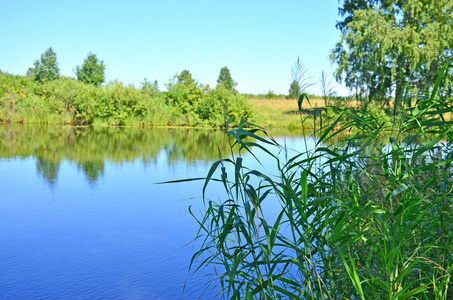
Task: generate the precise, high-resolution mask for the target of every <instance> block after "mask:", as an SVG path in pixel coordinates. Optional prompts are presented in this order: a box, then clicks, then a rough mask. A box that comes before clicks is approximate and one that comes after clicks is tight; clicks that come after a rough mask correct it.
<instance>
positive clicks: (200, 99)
mask: <svg viewBox="0 0 453 300" xmlns="http://www.w3.org/2000/svg"><path fill="white" fill-rule="evenodd" d="M309 101H310V102H308V101H304V102H303V103H302V106H301V110H299V108H298V104H297V100H296V99H285V98H282V97H279V98H275V99H269V98H264V99H258V98H256V97H255V96H253V97H252V96H251V95H241V94H239V93H237V92H234V91H231V90H226V89H224V88H223V87H217V88H215V89H213V88H210V87H209V86H202V85H189V84H184V83H176V84H168V91H165V92H162V91H159V90H157V88H156V87H155V86H152V85H150V84H148V83H147V82H145V83H143V84H142V86H141V87H140V88H137V87H135V86H133V85H124V84H123V83H121V82H118V81H114V82H109V83H107V84H105V85H104V86H100V87H95V86H92V85H89V84H84V83H81V82H79V81H77V80H75V79H72V78H64V77H63V78H59V79H57V80H54V81H52V82H44V83H39V82H36V81H34V80H33V78H31V77H27V76H19V75H11V74H6V73H1V72H0V122H2V123H36V124H70V125H106V126H109V125H115V126H118V125H119V126H143V127H145V126H165V127H170V126H171V127H172V126H176V127H180V126H184V127H208V128H231V127H237V126H238V125H239V122H240V120H241V118H242V117H245V118H246V120H247V121H248V122H251V123H258V124H260V125H261V126H263V127H265V128H268V129H274V128H285V129H289V130H301V129H302V128H308V129H309V130H310V131H315V130H317V129H319V128H320V127H322V126H325V125H326V124H328V122H330V120H332V119H334V118H335V117H336V115H337V114H338V111H334V110H333V109H332V108H329V109H326V110H323V109H322V108H323V107H324V106H325V101H324V99H320V98H311V99H310V100H309ZM337 102H338V103H335V104H339V105H341V106H352V107H358V106H359V105H358V103H356V102H348V101H346V100H344V101H337ZM331 104H332V103H331ZM384 114H385V113H384ZM381 115H382V113H381Z"/></svg>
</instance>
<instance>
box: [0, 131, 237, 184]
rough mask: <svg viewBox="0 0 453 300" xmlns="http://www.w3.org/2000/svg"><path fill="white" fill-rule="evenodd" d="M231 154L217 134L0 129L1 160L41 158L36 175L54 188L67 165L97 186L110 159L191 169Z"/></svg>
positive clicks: (226, 140)
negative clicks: (181, 164) (162, 158)
mask: <svg viewBox="0 0 453 300" xmlns="http://www.w3.org/2000/svg"><path fill="white" fill-rule="evenodd" d="M229 151H230V141H229V139H228V137H227V135H226V134H225V133H224V132H222V131H214V130H203V129H180V128H177V129H174V128H173V129H169V128H135V127H71V126H46V125H27V124H26V125H20V124H7V125H0V159H1V158H3V159H4V158H8V159H10V158H17V157H18V158H26V157H32V156H33V157H36V171H37V173H38V174H39V175H40V176H42V177H43V178H44V179H45V180H46V181H47V182H48V184H49V185H50V186H54V185H55V183H56V182H57V180H58V171H59V169H60V164H61V162H62V161H69V162H71V163H74V164H75V165H76V166H77V168H78V170H79V171H81V172H83V173H84V175H85V178H86V179H87V180H88V181H89V182H90V183H92V184H95V183H96V182H97V181H98V180H99V179H100V178H102V176H103V175H104V169H105V162H107V161H108V162H113V163H115V164H122V163H123V162H130V161H136V160H140V161H141V162H143V164H144V165H147V164H149V163H155V162H156V160H157V158H158V157H159V156H160V155H164V156H165V160H166V161H167V163H168V164H169V165H172V164H175V163H177V162H179V161H185V162H186V163H187V164H189V165H190V164H195V163H197V162H199V161H212V160H216V159H218V158H219V157H220V156H222V157H224V156H227V155H228V154H229Z"/></svg>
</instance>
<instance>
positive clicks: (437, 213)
mask: <svg viewBox="0 0 453 300" xmlns="http://www.w3.org/2000/svg"><path fill="white" fill-rule="evenodd" d="M446 68H447V64H446V65H445V66H444V68H443V69H442V71H441V72H440V74H439V79H438V81H437V83H436V85H435V86H434V87H433V90H432V91H431V93H430V94H428V95H426V96H423V97H419V98H417V99H416V103H415V104H414V105H413V106H412V105H411V101H410V99H409V98H407V97H406V99H405V103H406V107H408V108H407V109H406V110H404V111H402V112H401V113H400V114H399V115H398V117H396V118H394V120H393V121H392V122H391V123H385V122H383V123H379V122H377V119H376V118H375V117H373V116H372V115H365V116H360V117H359V116H357V115H356V114H355V113H353V112H351V111H348V110H341V115H340V117H339V118H338V119H337V120H336V121H334V122H333V123H332V124H331V125H330V126H326V127H325V128H323V129H322V130H320V134H319V139H318V140H317V144H316V147H315V148H314V149H310V150H306V151H304V152H301V153H298V154H296V155H294V156H292V157H284V158H281V155H278V154H276V153H279V152H280V153H286V151H287V149H285V147H283V146H281V145H279V144H278V143H277V142H276V141H275V140H273V139H272V137H271V136H269V135H268V134H267V133H266V131H265V130H264V129H263V128H260V127H258V126H256V125H254V124H248V123H244V122H243V121H242V122H241V124H240V127H239V128H238V129H235V130H232V131H229V134H230V135H231V136H233V137H234V138H235V140H236V142H235V144H234V145H233V146H234V147H236V146H237V147H239V148H240V149H244V150H245V151H248V152H249V153H251V154H252V155H254V153H253V152H252V148H253V149H261V150H262V151H263V152H264V153H265V154H266V155H267V156H268V157H269V158H270V159H271V160H273V161H274V162H275V165H276V167H277V170H278V171H277V172H278V174H277V175H276V176H275V174H274V175H272V176H271V175H270V174H265V173H264V172H263V171H260V170H257V169H250V168H248V167H247V166H246V165H244V164H243V163H244V161H243V158H242V157H241V156H236V155H234V153H233V152H232V156H231V157H230V158H224V159H221V160H219V161H217V162H215V163H214V164H213V165H212V167H211V169H210V171H209V172H208V175H207V177H206V178H205V179H204V180H205V184H204V187H203V197H204V199H205V205H206V206H205V207H206V210H205V213H204V215H203V216H201V217H196V219H197V221H198V223H199V224H200V230H199V234H198V235H197V237H196V239H197V240H199V241H200V243H201V244H200V245H201V246H200V250H199V251H198V252H196V253H195V254H194V257H193V259H192V263H191V268H195V265H196V270H198V269H200V268H204V267H215V270H216V272H217V274H218V276H217V277H215V278H212V281H211V282H210V283H211V284H212V285H213V286H220V289H221V291H222V295H223V296H224V297H226V298H229V299H406V298H417V299H451V297H452V295H453V284H452V280H451V276H452V275H451V274H452V271H453V256H452V253H453V207H452V199H453V194H452V190H453V187H452V186H453V176H452V168H451V167H452V166H451V163H452V161H453V142H452V141H453V138H452V134H451V126H452V125H453V124H452V122H451V121H447V119H446V117H445V115H446V114H450V113H452V106H451V98H447V97H439V95H438V94H437V91H438V86H439V84H440V81H441V80H442V76H443V73H444V72H445V70H446ZM299 103H300V102H299ZM299 105H300V104H299ZM346 117H347V119H346ZM246 127H249V128H251V129H246ZM338 127H339V128H340V129H338ZM346 131H349V132H352V133H354V132H355V134H352V135H350V136H349V137H347V138H346V139H345V140H343V141H341V142H339V143H338V142H335V143H334V142H333V141H334V138H335V136H337V135H339V134H340V133H341V132H346ZM263 134H264V135H265V136H267V138H266V139H265V138H262V136H263ZM253 151H255V150H253ZM266 161H268V160H266ZM231 170H232V171H231ZM216 174H217V175H218V177H215V176H216ZM213 181H215V182H219V183H221V184H222V185H223V188H224V195H223V196H222V199H223V200H218V201H214V200H209V199H207V198H206V197H205V192H206V190H207V188H208V186H210V185H211V184H212V182H213ZM268 201H278V202H279V204H280V210H279V211H278V212H277V214H276V217H275V218H273V219H272V222H271V221H270V219H269V218H268V217H267V212H266V209H265V203H266V202H268Z"/></svg>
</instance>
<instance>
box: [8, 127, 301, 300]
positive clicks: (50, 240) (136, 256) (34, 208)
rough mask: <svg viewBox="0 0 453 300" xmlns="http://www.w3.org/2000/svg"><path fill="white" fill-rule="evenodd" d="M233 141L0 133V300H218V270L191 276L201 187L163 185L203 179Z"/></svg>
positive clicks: (197, 134) (138, 132)
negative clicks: (213, 281)
mask: <svg viewBox="0 0 453 300" xmlns="http://www.w3.org/2000/svg"><path fill="white" fill-rule="evenodd" d="M277 140H279V141H281V142H282V143H287V144H288V145H290V146H293V147H295V148H298V149H300V147H303V146H302V145H304V143H303V141H302V138H298V137H280V138H278V139H277ZM229 144H230V141H229V139H228V137H227V136H226V134H225V133H223V132H221V131H214V130H200V129H180V128H176V129H168V128H118V127H70V126H45V125H20V124H10V125H8V124H5V125H0V188H1V194H0V270H1V272H0V299H180V298H181V296H182V291H183V289H184V286H185V291H184V295H183V299H197V298H198V297H200V296H201V299H212V298H214V296H215V295H216V293H218V292H219V289H218V288H214V289H212V288H208V289H207V290H205V283H206V282H207V281H208V280H210V279H212V273H213V270H206V271H204V270H202V271H199V272H197V273H195V274H192V272H191V273H188V268H189V263H190V259H191V257H192V255H193V253H194V252H195V251H196V250H197V248H196V246H197V245H195V246H194V245H193V244H194V243H191V241H192V239H193V238H194V237H195V235H196V233H197V230H198V226H197V223H196V221H195V220H194V218H193V217H192V216H191V215H190V214H189V211H188V208H189V206H192V208H193V211H194V212H195V213H198V214H199V215H201V214H202V210H203V201H202V199H201V189H202V186H203V182H202V181H192V182H186V183H177V184H156V183H158V182H163V181H170V180H177V179H183V178H195V177H204V176H206V174H207V172H208V170H209V168H210V166H211V164H212V163H213V162H214V161H216V160H217V159H219V157H220V156H222V157H226V156H228V155H229V154H230V147H229ZM247 159H249V160H250V163H251V164H254V165H256V164H255V163H252V162H251V157H250V156H249V155H245V156H244V161H247ZM217 192H218V194H219V195H217ZM209 193H210V196H211V197H212V198H214V199H219V198H220V197H221V196H222V195H223V194H222V191H221V189H218V190H216V188H215V186H214V187H213V188H211V189H210V191H209Z"/></svg>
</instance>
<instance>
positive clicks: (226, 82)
mask: <svg viewBox="0 0 453 300" xmlns="http://www.w3.org/2000/svg"><path fill="white" fill-rule="evenodd" d="M217 83H221V84H223V86H224V87H225V88H226V89H227V90H234V87H235V86H236V85H237V83H236V82H234V81H233V78H231V74H230V70H229V69H228V67H223V68H222V69H220V74H219V78H218V79H217Z"/></svg>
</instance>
